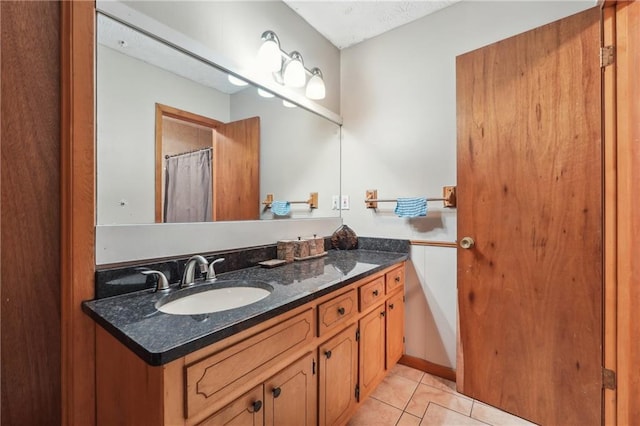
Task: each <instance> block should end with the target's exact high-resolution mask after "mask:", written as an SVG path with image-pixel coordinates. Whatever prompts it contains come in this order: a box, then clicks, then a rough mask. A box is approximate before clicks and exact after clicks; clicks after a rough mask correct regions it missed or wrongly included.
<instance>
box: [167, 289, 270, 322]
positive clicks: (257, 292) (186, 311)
mask: <svg viewBox="0 0 640 426" xmlns="http://www.w3.org/2000/svg"><path fill="white" fill-rule="evenodd" d="M221 285H223V284H222V283H221ZM204 288H205V289H204V290H203V287H195V288H190V289H186V290H180V291H179V292H178V293H175V294H173V295H170V296H167V297H165V298H163V299H160V300H159V301H158V302H157V303H156V309H157V310H159V311H160V312H164V313H167V314H174V315H198V314H209V313H212V312H220V311H227V310H229V309H235V308H240V307H242V306H247V305H250V304H252V303H255V302H257V301H259V300H262V299H264V298H265V297H267V296H268V295H270V294H271V291H272V290H273V288H272V287H271V286H269V285H267V284H263V285H262V286H260V287H253V286H248V285H234V286H232V287H231V286H228V287H225V286H222V287H221V286H219V285H216V283H213V284H211V285H207V286H206V287H204ZM180 293H183V294H184V295H183V296H180Z"/></svg>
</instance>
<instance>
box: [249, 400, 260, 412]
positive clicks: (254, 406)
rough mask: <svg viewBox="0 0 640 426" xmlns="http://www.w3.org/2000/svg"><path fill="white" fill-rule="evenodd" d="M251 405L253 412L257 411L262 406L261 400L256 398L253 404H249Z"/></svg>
mask: <svg viewBox="0 0 640 426" xmlns="http://www.w3.org/2000/svg"><path fill="white" fill-rule="evenodd" d="M251 407H253V412H254V413H257V412H258V411H260V409H261V408H262V401H260V400H258V401H256V402H254V403H253V404H251Z"/></svg>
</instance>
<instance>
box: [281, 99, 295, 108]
mask: <svg viewBox="0 0 640 426" xmlns="http://www.w3.org/2000/svg"><path fill="white" fill-rule="evenodd" d="M282 105H284V106H286V107H287V108H295V107H296V104H294V103H292V102H289V101H288V100H286V99H283V100H282Z"/></svg>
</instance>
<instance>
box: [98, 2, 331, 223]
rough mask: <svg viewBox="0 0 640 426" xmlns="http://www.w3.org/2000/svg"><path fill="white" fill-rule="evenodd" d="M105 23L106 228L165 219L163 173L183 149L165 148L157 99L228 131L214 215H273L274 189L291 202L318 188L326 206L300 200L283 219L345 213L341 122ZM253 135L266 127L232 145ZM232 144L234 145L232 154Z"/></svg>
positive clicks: (102, 141)
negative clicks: (341, 206) (338, 200)
mask: <svg viewBox="0 0 640 426" xmlns="http://www.w3.org/2000/svg"><path fill="white" fill-rule="evenodd" d="M97 25H98V26H97V28H98V31H97V34H98V37H97V38H98V45H97V49H96V50H97V70H96V74H97V81H96V90H97V93H96V108H97V159H96V164H97V166H96V168H97V200H96V203H97V223H98V224H99V225H106V224H143V223H155V222H161V221H164V205H163V199H164V197H165V195H164V194H163V191H164V190H163V189H160V190H159V189H158V188H159V186H158V180H161V181H162V180H163V177H162V174H160V177H158V175H157V172H156V170H157V169H158V168H160V170H161V169H162V168H164V166H165V165H164V159H165V158H164V157H165V156H166V155H173V154H176V153H180V152H175V153H173V154H172V153H163V152H162V151H160V152H158V150H157V149H156V145H157V139H156V137H157V132H158V129H157V126H156V114H157V111H156V104H159V105H165V106H170V107H171V108H173V109H174V110H178V111H185V112H189V113H192V114H195V115H198V116H201V117H205V118H207V119H210V120H213V121H215V122H218V123H221V126H222V125H224V126H222V127H225V128H226V130H225V132H218V133H217V135H216V137H215V138H214V142H212V147H213V152H212V156H211V159H212V161H211V165H212V172H211V173H212V179H211V185H212V192H211V201H212V202H211V208H210V209H211V210H210V214H209V216H207V217H211V220H245V219H256V218H260V219H272V218H274V217H275V216H274V215H273V213H272V212H271V211H270V210H269V209H265V208H264V206H263V205H262V202H261V200H264V199H265V198H266V196H267V194H274V200H279V201H290V200H300V199H305V198H307V197H308V195H309V193H311V192H317V193H318V208H317V209H309V208H308V207H306V206H304V205H298V204H296V205H291V212H290V214H288V215H286V216H283V217H284V218H289V217H291V218H321V217H338V216H339V211H338V210H332V209H331V198H332V195H337V194H339V193H340V172H339V164H340V128H339V126H338V125H337V124H335V123H333V122H331V121H329V120H327V119H325V118H323V117H321V116H319V115H316V114H314V113H312V112H309V111H307V110H304V109H302V108H287V107H285V106H283V100H282V99H280V98H278V97H271V98H267V97H263V96H259V95H258V90H257V87H255V86H251V85H245V86H235V85H233V84H231V83H230V82H229V80H228V76H227V75H226V74H225V73H222V72H221V71H220V70H218V69H217V68H215V67H213V66H212V65H211V64H207V63H205V62H202V61H200V60H198V59H196V58H194V57H192V56H189V55H187V54H185V53H183V52H181V51H179V50H177V49H174V48H172V47H170V46H168V45H165V44H163V43H161V42H159V41H158V40H156V39H154V38H152V37H149V36H147V35H145V34H142V33H140V32H138V31H136V30H134V29H132V28H130V27H128V26H126V25H123V24H121V23H120V22H117V21H115V20H112V19H110V18H108V17H106V16H104V15H102V14H98V24H97ZM263 94H265V93H264V92H263ZM173 118H176V117H173ZM247 119H249V121H251V120H258V121H259V124H258V130H255V128H254V130H251V128H250V127H251V126H249V127H247V125H246V123H248V122H249V121H247ZM232 123H236V124H235V125H232ZM238 123H245V124H244V125H239V124H238ZM205 127H206V126H205ZM254 127H255V126H254ZM252 131H256V132H258V134H257V135H256V139H255V140H256V141H257V142H256V143H254V144H240V145H242V146H239V145H238V144H236V146H234V148H233V149H230V148H229V146H233V145H232V144H229V143H227V144H223V143H222V141H223V140H229V139H231V140H233V139H235V138H240V139H242V138H245V137H246V135H247V134H248V133H250V132H252ZM160 132H162V129H160ZM212 138H213V136H212ZM225 149H227V150H229V149H230V151H229V152H227V153H226V154H225ZM186 151H190V149H184V150H183V151H182V152H186ZM216 154H218V155H219V156H220V157H218V158H217V157H216ZM225 155H226V156H225ZM239 159H245V160H246V161H240V160H239ZM223 182H233V185H231V184H225V183H223ZM218 183H219V184H218ZM162 186H163V185H162V183H161V184H160V188H162ZM256 194H257V196H256ZM248 203H250V204H251V205H249V204H248ZM205 209H206V207H205ZM239 212H242V213H239ZM177 220H178V221H181V222H182V221H186V220H187V219H180V218H179V219H177ZM189 220H190V219H189Z"/></svg>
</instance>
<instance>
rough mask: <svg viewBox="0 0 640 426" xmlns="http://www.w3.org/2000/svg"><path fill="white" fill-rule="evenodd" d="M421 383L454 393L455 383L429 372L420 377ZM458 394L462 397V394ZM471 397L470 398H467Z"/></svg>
mask: <svg viewBox="0 0 640 426" xmlns="http://www.w3.org/2000/svg"><path fill="white" fill-rule="evenodd" d="M421 383H424V384H425V385H429V386H433V387H434V388H438V389H440V390H443V391H447V392H453V393H456V394H458V393H457V392H456V383H455V382H452V381H451V380H447V379H443V378H441V377H437V376H432V375H431V374H425V375H424V376H423V377H422V381H421ZM458 395H459V396H462V397H464V395H461V394H458ZM469 399H471V398H469Z"/></svg>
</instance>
